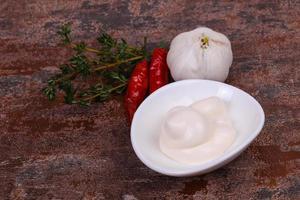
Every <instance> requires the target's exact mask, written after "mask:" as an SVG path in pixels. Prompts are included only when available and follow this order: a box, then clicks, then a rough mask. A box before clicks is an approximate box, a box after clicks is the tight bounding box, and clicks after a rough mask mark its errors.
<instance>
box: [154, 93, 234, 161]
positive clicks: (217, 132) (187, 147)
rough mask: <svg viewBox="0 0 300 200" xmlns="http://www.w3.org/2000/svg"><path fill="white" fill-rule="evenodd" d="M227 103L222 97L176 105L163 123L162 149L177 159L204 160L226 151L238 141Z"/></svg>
mask: <svg viewBox="0 0 300 200" xmlns="http://www.w3.org/2000/svg"><path fill="white" fill-rule="evenodd" d="M235 136H236V130H235V129H234V127H233V125H232V122H231V120H230V116H229V114H228V111H227V107H226V105H225V103H224V102H223V101H222V100H221V99H219V98H218V97H209V98H207V99H204V100H200V101H196V102H195V103H193V104H192V105H190V106H188V107H186V106H177V107H174V108H172V109H171V110H170V111H169V112H168V113H167V114H166V116H165V119H164V120H163V123H162V127H161V134H160V139H159V140H160V141H159V143H160V149H161V151H162V152H163V153H164V154H166V155H167V156H168V157H170V158H171V159H173V160H176V161H178V162H182V163H187V164H200V163H204V162H206V161H209V160H212V159H215V158H217V157H219V156H220V155H222V154H223V153H224V152H225V150H226V149H228V148H229V147H230V145H231V144H232V143H233V142H234V140H235Z"/></svg>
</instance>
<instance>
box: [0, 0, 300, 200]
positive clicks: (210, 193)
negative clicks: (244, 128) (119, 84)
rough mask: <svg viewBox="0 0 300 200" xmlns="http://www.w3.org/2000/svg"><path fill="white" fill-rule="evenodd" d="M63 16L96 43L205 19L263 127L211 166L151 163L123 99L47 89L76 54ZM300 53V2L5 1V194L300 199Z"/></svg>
mask: <svg viewBox="0 0 300 200" xmlns="http://www.w3.org/2000/svg"><path fill="white" fill-rule="evenodd" d="M64 22H72V24H73V27H74V30H75V32H74V35H75V37H76V39H78V40H87V41H89V42H90V43H91V44H92V43H93V42H94V40H93V39H94V38H95V37H96V35H97V31H99V30H100V28H106V29H107V30H108V31H109V32H111V33H113V34H114V35H115V36H121V37H124V38H126V39H128V41H130V42H131V43H135V42H137V41H138V40H141V39H142V37H143V36H147V37H148V38H149V40H150V41H151V43H152V46H153V45H155V44H157V43H159V42H160V41H170V40H171V39H172V38H173V37H174V36H175V35H176V34H178V33H180V32H183V31H186V30H190V29H193V28H195V27H197V26H199V25H205V26H208V27H211V28H213V29H216V30H218V31H220V32H223V33H225V34H226V35H228V37H229V38H230V40H231V41H232V48H233V52H234V62H233V65H232V68H231V72H230V75H229V78H228V80H227V82H228V83H229V84H232V85H234V86H237V87H239V88H241V89H243V90H245V91H247V92H249V93H251V94H252V95H253V96H255V97H256V98H257V100H258V101H259V102H260V103H261V104H262V106H263V108H264V110H265V114H266V123H265V127H264V129H263V131H262V133H261V134H260V135H259V137H258V138H257V139H256V140H255V141H254V143H253V144H252V145H251V146H250V147H249V148H248V149H247V150H246V151H245V152H244V153H243V154H242V155H241V156H240V157H238V158H237V159H236V160H234V161H233V162H231V163H230V164H228V165H226V166H225V167H223V168H221V169H219V170H217V171H214V172H212V173H209V174H207V175H203V176H198V177H192V178H172V177H166V176H163V175H160V174H157V173H155V172H153V171H151V170H149V169H148V168H147V167H145V166H144V165H143V164H142V163H141V162H140V161H139V160H138V158H137V157H136V156H135V154H134V152H133V149H132V148H131V145H130V138H129V127H128V126H127V125H126V123H125V117H124V116H123V115H122V113H123V112H121V111H122V110H123V107H122V101H121V98H115V99H113V100H111V101H108V102H105V103H103V104H98V105H93V106H91V107H89V108H81V107H77V106H69V105H64V104H63V103H62V102H61V101H60V100H58V101H56V102H54V103H49V102H48V101H47V100H46V99H45V98H44V97H43V96H42V95H41V93H40V89H41V88H42V87H43V86H44V82H45V81H46V80H47V78H48V77H49V76H50V75H51V74H52V73H53V71H54V70H55V66H57V65H58V64H59V63H62V62H63V61H65V60H66V59H67V56H68V55H69V53H70V52H68V50H65V49H63V48H62V47H60V46H58V45H57V37H56V34H55V32H56V30H57V27H58V26H59V25H60V24H61V23H64ZM299 58H300V3H299V1H293V0H289V1H276V2H275V1H274V2H272V1H258V0H257V1H247V2H244V3H238V2H235V3H234V2H227V1H226V2H219V1H199V2H198V1H184V0H178V1H173V0H172V1H171V0H170V1H158V0H151V1H138V0H137V1H116V0H105V1H96V0H86V1H81V0H69V1H65V0H43V1H39V0H26V1H25V0H1V1H0V127H1V132H0V199H122V198H123V199H154V198H156V199H193V198H194V199H300V152H299V150H300V74H299V73H300V70H299V66H300V59H299ZM120 113H121V114H120Z"/></svg>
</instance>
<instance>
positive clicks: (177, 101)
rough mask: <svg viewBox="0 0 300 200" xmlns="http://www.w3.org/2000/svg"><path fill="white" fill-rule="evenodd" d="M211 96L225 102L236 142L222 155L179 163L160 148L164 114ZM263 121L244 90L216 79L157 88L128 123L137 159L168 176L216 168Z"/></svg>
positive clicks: (233, 155)
mask: <svg viewBox="0 0 300 200" xmlns="http://www.w3.org/2000/svg"><path fill="white" fill-rule="evenodd" d="M210 96H217V97H219V98H221V99H223V100H224V101H225V102H226V103H227V104H228V108H229V113H230V117H231V119H232V121H233V124H234V126H235V128H236V129H237V138H236V140H235V142H234V143H233V144H232V145H231V147H230V148H229V149H228V150H226V152H225V153H224V154H223V155H222V156H220V157H218V158H216V159H213V160H211V161H208V162H206V163H203V164H199V165H186V164H182V163H179V162H176V161H173V160H171V159H170V158H168V157H167V156H165V155H164V154H163V153H162V152H161V151H160V148H159V133H160V125H161V121H162V119H163V116H164V115H165V114H166V112H167V111H168V110H169V109H171V108H172V107H174V106H178V105H190V104H191V103H193V102H194V101H197V100H200V99H204V98H207V97H210ZM264 121H265V115H264V111H263V109H262V107H261V106H260V104H259V103H258V102H257V101H256V100H255V99H254V98H253V97H252V96H250V95H249V94H247V93H246V92H244V91H242V90H240V89H238V88H236V87H233V86H230V85H227V84H225V83H220V82H216V81H209V80H183V81H178V82H175V83H171V84H168V85H166V86H164V87H162V88H160V89H158V90H157V91H155V92H154V93H152V94H151V95H150V96H149V97H148V98H146V99H145V100H144V102H143V103H142V104H141V105H140V106H139V108H138V109H137V111H136V113H135V115H134V118H133V121H132V125H131V143H132V146H133V149H134V151H135V153H136V155H137V156H138V157H139V159H140V160H141V161H142V162H143V163H144V164H145V165H146V166H148V167H149V168H151V169H152V170H154V171H156V172H159V173H162V174H165V175H169V176H178V177H180V176H193V175H199V174H203V173H207V172H210V171H212V170H215V169H217V168H219V167H221V166H223V165H225V164H227V163H228V162H230V161H232V160H233V159H234V158H236V157H237V156H238V155H239V154H240V153H242V151H244V150H245V149H246V148H247V146H248V145H249V144H250V143H251V142H252V141H253V140H254V139H255V137H256V136H257V135H258V134H259V132H260V131H261V129H262V127H263V125H264ZM199 156H201V155H199Z"/></svg>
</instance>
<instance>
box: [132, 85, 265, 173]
mask: <svg viewBox="0 0 300 200" xmlns="http://www.w3.org/2000/svg"><path fill="white" fill-rule="evenodd" d="M205 82H209V83H211V84H217V85H219V86H225V87H229V88H231V89H233V90H236V91H238V92H240V93H242V94H244V95H246V96H248V97H250V98H249V99H251V101H252V102H254V104H255V105H256V106H257V108H258V113H259V115H260V116H261V119H262V120H261V121H260V122H259V124H258V126H257V128H256V129H255V130H254V131H253V132H252V134H250V135H249V136H248V137H247V139H246V140H244V141H242V142H241V143H240V144H239V145H238V146H237V147H236V148H235V149H233V150H232V151H230V152H229V153H225V154H223V155H221V156H220V157H218V158H216V159H213V160H210V161H207V162H205V163H202V164H196V165H192V166H191V165H187V166H189V168H188V169H181V170H166V169H165V168H164V167H160V166H157V165H155V164H154V163H153V162H151V161H150V160H148V159H147V158H146V157H145V156H144V155H143V154H142V153H141V152H140V151H139V147H138V144H137V141H136V140H135V139H134V136H133V135H134V132H137V131H136V127H137V126H136V123H137V118H138V117H139V115H140V113H141V112H142V108H143V107H144V105H145V104H147V103H148V102H149V101H151V100H152V98H155V97H156V96H158V95H159V94H160V93H162V92H164V91H165V90H168V89H169V88H170V87H177V86H179V85H183V84H193V83H205ZM264 123H265V113H264V110H263V108H262V106H261V105H260V103H259V102H258V101H257V100H256V99H255V98H254V97H252V96H251V95H250V94H248V93H247V92H245V91H243V90H242V89H239V88H237V87H235V86H232V85H229V84H226V83H222V82H218V81H212V80H202V79H188V80H181V81H176V82H173V83H170V84H167V85H165V86H163V87H161V88H159V89H158V90H156V91H155V92H153V93H152V94H150V95H149V96H148V97H147V98H146V99H145V100H144V101H143V102H142V103H141V105H140V106H139V107H138V109H137V110H136V112H135V114H134V116H133V120H132V124H131V129H130V139H131V144H132V147H133V150H134V152H135V154H136V155H137V157H138V158H139V159H140V160H141V161H142V163H144V164H145V165H146V166H147V167H149V168H150V169H152V170H154V171H156V172H158V173H161V174H165V175H169V176H177V177H178V176H187V175H191V174H199V173H201V172H204V173H205V171H210V169H216V168H218V165H222V164H224V163H225V162H226V161H230V160H232V159H234V158H235V156H236V155H238V154H239V153H241V152H242V151H243V150H244V149H245V148H246V147H247V146H248V145H249V144H250V143H251V142H252V141H253V140H254V139H255V138H256V137H257V136H258V135H259V133H260V132H261V130H262V128H263V126H264Z"/></svg>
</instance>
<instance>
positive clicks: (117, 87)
mask: <svg viewBox="0 0 300 200" xmlns="http://www.w3.org/2000/svg"><path fill="white" fill-rule="evenodd" d="M126 85H127V83H122V84H120V85H118V86H116V87H113V88H111V89H109V90H108V91H107V92H108V93H111V92H113V91H115V90H117V89H119V88H121V87H124V86H126ZM100 95H102V94H101V93H98V94H95V95H93V96H90V97H87V98H84V99H83V101H89V100H92V99H94V98H96V97H98V96H100Z"/></svg>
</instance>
